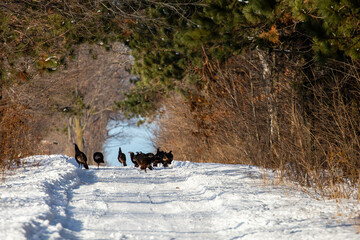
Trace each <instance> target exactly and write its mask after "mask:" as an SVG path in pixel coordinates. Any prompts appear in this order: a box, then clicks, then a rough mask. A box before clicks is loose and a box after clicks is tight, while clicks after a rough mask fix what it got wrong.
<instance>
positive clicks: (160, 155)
mask: <svg viewBox="0 0 360 240" xmlns="http://www.w3.org/2000/svg"><path fill="white" fill-rule="evenodd" d="M164 156H165V152H164V151H160V148H157V149H156V154H155V156H154V161H153V166H154V167H155V166H157V165H158V164H159V163H161V164H163V165H164V161H163V159H164Z"/></svg>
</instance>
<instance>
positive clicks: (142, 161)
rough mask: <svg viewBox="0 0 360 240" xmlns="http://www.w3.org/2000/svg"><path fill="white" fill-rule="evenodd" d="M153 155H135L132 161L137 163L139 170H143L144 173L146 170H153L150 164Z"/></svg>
mask: <svg viewBox="0 0 360 240" xmlns="http://www.w3.org/2000/svg"><path fill="white" fill-rule="evenodd" d="M154 158H155V155H154V154H153V153H142V152H140V153H137V154H136V155H135V156H134V161H136V162H137V163H138V166H140V170H144V171H145V172H146V168H149V169H150V170H153V168H152V166H151V163H152V162H153V161H154Z"/></svg>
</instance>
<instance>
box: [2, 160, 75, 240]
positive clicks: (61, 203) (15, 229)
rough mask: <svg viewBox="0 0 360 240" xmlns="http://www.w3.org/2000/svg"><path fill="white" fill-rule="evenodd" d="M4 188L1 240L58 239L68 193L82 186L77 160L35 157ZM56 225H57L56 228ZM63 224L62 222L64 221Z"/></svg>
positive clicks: (11, 177)
mask: <svg viewBox="0 0 360 240" xmlns="http://www.w3.org/2000/svg"><path fill="white" fill-rule="evenodd" d="M25 160H26V161H27V162H29V163H34V162H38V161H40V164H39V167H29V166H28V167H25V168H22V169H20V170H18V171H17V172H16V174H15V175H9V176H7V177H6V180H5V182H4V183H3V184H1V185H0V212H1V217H0V223H1V224H0V239H9V240H10V239H56V238H59V237H60V234H59V232H60V231H61V229H62V225H61V223H59V221H57V220H56V219H58V218H64V217H66V213H65V210H66V207H67V198H68V196H67V191H68V190H69V189H71V188H73V187H74V186H76V185H78V184H79V178H78V177H77V173H76V167H75V165H74V164H75V162H74V159H73V158H68V157H66V156H62V155H52V156H33V157H30V158H27V159H25ZM53 222H57V223H56V224H55V225H53ZM60 222H61V221H60Z"/></svg>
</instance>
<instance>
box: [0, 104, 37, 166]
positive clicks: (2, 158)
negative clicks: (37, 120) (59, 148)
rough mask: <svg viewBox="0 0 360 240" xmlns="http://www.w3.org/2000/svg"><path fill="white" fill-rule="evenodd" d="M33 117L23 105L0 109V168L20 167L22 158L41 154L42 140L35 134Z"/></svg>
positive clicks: (7, 106) (6, 106)
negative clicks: (40, 145) (15, 165)
mask: <svg viewBox="0 0 360 240" xmlns="http://www.w3.org/2000/svg"><path fill="white" fill-rule="evenodd" d="M32 120H33V118H32V115H31V114H28V113H27V111H26V108H25V107H24V106H21V105H17V104H12V105H5V106H2V107H1V108H0V149H1V151H0V152H1V155H0V166H1V168H6V167H10V166H11V165H12V164H13V163H16V164H17V165H20V164H21V163H20V161H19V159H20V158H24V157H26V156H29V155H32V154H35V153H39V152H41V151H40V149H38V147H37V146H39V142H40V140H39V139H40V138H39V136H38V134H36V133H35V132H33V130H32V126H31V121H32Z"/></svg>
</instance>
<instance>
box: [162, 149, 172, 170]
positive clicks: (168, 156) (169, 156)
mask: <svg viewBox="0 0 360 240" xmlns="http://www.w3.org/2000/svg"><path fill="white" fill-rule="evenodd" d="M173 158H174V156H173V154H172V151H170V152H168V153H165V156H164V163H163V165H164V167H168V166H169V165H170V164H171V163H172V161H173Z"/></svg>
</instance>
